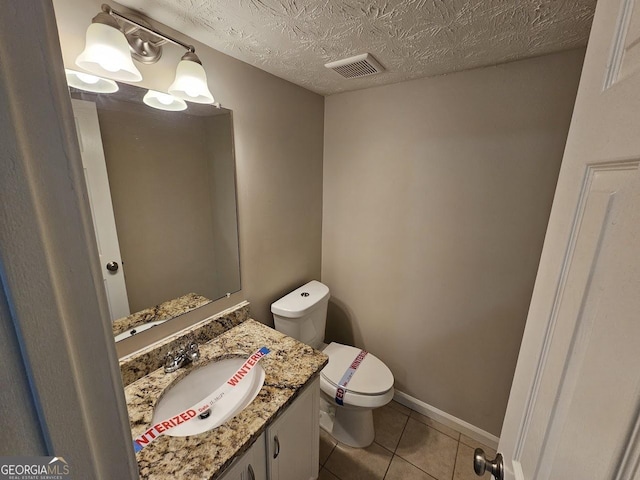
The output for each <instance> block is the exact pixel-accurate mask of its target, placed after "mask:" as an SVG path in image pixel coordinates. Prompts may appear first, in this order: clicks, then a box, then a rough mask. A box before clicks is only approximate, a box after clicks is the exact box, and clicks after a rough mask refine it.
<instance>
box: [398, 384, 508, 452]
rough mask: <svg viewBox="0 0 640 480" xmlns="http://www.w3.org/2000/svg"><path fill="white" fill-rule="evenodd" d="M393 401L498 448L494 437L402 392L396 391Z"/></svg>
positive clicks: (496, 438) (496, 439)
mask: <svg viewBox="0 0 640 480" xmlns="http://www.w3.org/2000/svg"><path fill="white" fill-rule="evenodd" d="M393 399H394V400H395V401H396V402H398V403H400V404H402V405H404V406H405V407H409V408H410V409H411V410H415V411H416V412H418V413H421V414H422V415H424V416H425V417H429V418H431V419H432V420H435V421H436V422H440V423H442V424H443V425H446V426H447V427H451V428H453V429H455V430H457V431H459V432H461V433H463V434H465V435H466V436H467V437H470V438H473V439H474V440H476V441H478V442H480V443H482V444H484V445H486V446H487V447H491V448H493V449H494V450H497V448H498V441H499V440H500V439H499V438H498V437H496V436H495V435H492V434H490V433H489V432H485V431H484V430H482V429H480V428H478V427H476V426H475V425H471V424H470V423H468V422H465V421H464V420H460V419H459V418H457V417H454V416H453V415H449V414H448V413H446V412H443V411H442V410H440V409H438V408H436V407H432V406H431V405H429V404H427V403H424V402H423V401H421V400H418V399H417V398H413V397H412V396H411V395H407V394H406V393H404V392H400V391H399V390H396V393H395V395H394V396H393Z"/></svg>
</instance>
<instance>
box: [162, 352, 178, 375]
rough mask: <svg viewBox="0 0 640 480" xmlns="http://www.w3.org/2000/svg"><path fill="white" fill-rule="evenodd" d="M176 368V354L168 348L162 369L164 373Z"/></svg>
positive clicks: (173, 370)
mask: <svg viewBox="0 0 640 480" xmlns="http://www.w3.org/2000/svg"><path fill="white" fill-rule="evenodd" d="M177 369H178V355H176V354H174V352H173V351H172V350H169V351H168V352H167V354H166V355H165V357H164V371H165V372H166V373H171V372H175V371H176V370H177Z"/></svg>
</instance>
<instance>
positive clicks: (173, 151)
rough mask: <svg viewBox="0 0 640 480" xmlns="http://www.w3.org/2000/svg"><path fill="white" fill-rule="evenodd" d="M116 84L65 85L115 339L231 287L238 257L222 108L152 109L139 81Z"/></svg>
mask: <svg viewBox="0 0 640 480" xmlns="http://www.w3.org/2000/svg"><path fill="white" fill-rule="evenodd" d="M118 86H119V90H118V91H117V92H115V93H108V94H105V93H101V94H95V93H89V92H84V91H82V90H77V89H75V88H70V91H71V97H72V104H73V109H74V115H75V119H76V128H77V131H78V138H79V142H80V150H81V153H82V161H83V166H84V171H85V179H86V182H87V190H88V192H89V200H90V204H91V212H92V216H93V220H94V227H95V231H96V238H97V242H98V250H99V254H100V264H101V266H102V272H103V279H104V285H105V291H106V293H107V298H108V301H109V310H110V314H111V319H112V321H113V322H114V335H116V336H118V335H119V338H118V339H122V338H126V337H127V336H128V335H130V334H133V333H130V332H131V330H132V329H133V330H134V333H135V332H137V331H142V330H144V329H145V327H149V326H151V325H152V324H154V325H155V324H157V322H161V321H164V320H167V319H168V318H173V317H175V316H177V315H179V314H181V313H185V312H187V311H190V310H193V309H194V308H198V307H200V306H202V305H204V304H206V303H209V302H211V301H213V300H217V299H219V298H222V297H224V296H228V295H230V294H231V293H234V292H237V291H239V290H240V259H239V251H238V219H237V208H236V181H235V157H234V151H233V125H232V115H231V111H230V110H227V109H224V108H217V107H215V106H213V105H199V104H193V103H189V104H188V108H187V110H184V111H181V112H176V111H164V110H159V109H156V108H152V107H150V106H148V105H146V104H145V103H144V102H143V96H144V95H145V94H146V93H147V90H146V89H141V88H138V87H134V86H131V85H126V84H122V83H119V84H118ZM136 312H138V313H136ZM134 314H135V315H134ZM124 317H127V318H126V319H125V320H122V319H123V318H124Z"/></svg>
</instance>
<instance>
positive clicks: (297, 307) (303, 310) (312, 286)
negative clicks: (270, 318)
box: [271, 280, 329, 318]
mask: <svg viewBox="0 0 640 480" xmlns="http://www.w3.org/2000/svg"><path fill="white" fill-rule="evenodd" d="M328 298H329V287H327V286H326V285H324V284H322V283H320V282H318V281H317V280H312V281H310V282H309V283H307V284H305V285H303V286H301V287H299V288H296V289H295V290H294V291H293V292H291V293H289V294H287V295H285V296H284V297H282V298H281V299H280V300H277V301H276V302H273V303H272V304H271V312H272V313H275V314H276V315H280V316H281V317H287V318H300V317H302V316H304V315H306V314H307V313H309V312H310V311H312V310H314V309H315V308H316V307H317V306H318V304H320V302H322V301H323V300H326V299H328Z"/></svg>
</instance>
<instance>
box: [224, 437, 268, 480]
mask: <svg viewBox="0 0 640 480" xmlns="http://www.w3.org/2000/svg"><path fill="white" fill-rule="evenodd" d="M264 442H265V434H264V433H263V434H262V435H260V436H259V437H258V439H257V440H256V441H255V442H254V444H253V445H252V446H251V448H250V449H249V450H247V451H246V452H245V453H244V454H243V455H242V457H240V458H239V459H238V460H237V461H236V462H234V463H233V464H232V465H231V466H230V467H229V468H228V469H227V470H226V471H225V472H224V474H223V475H222V477H220V480H267V457H266V455H265V451H264V450H265V448H264Z"/></svg>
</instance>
